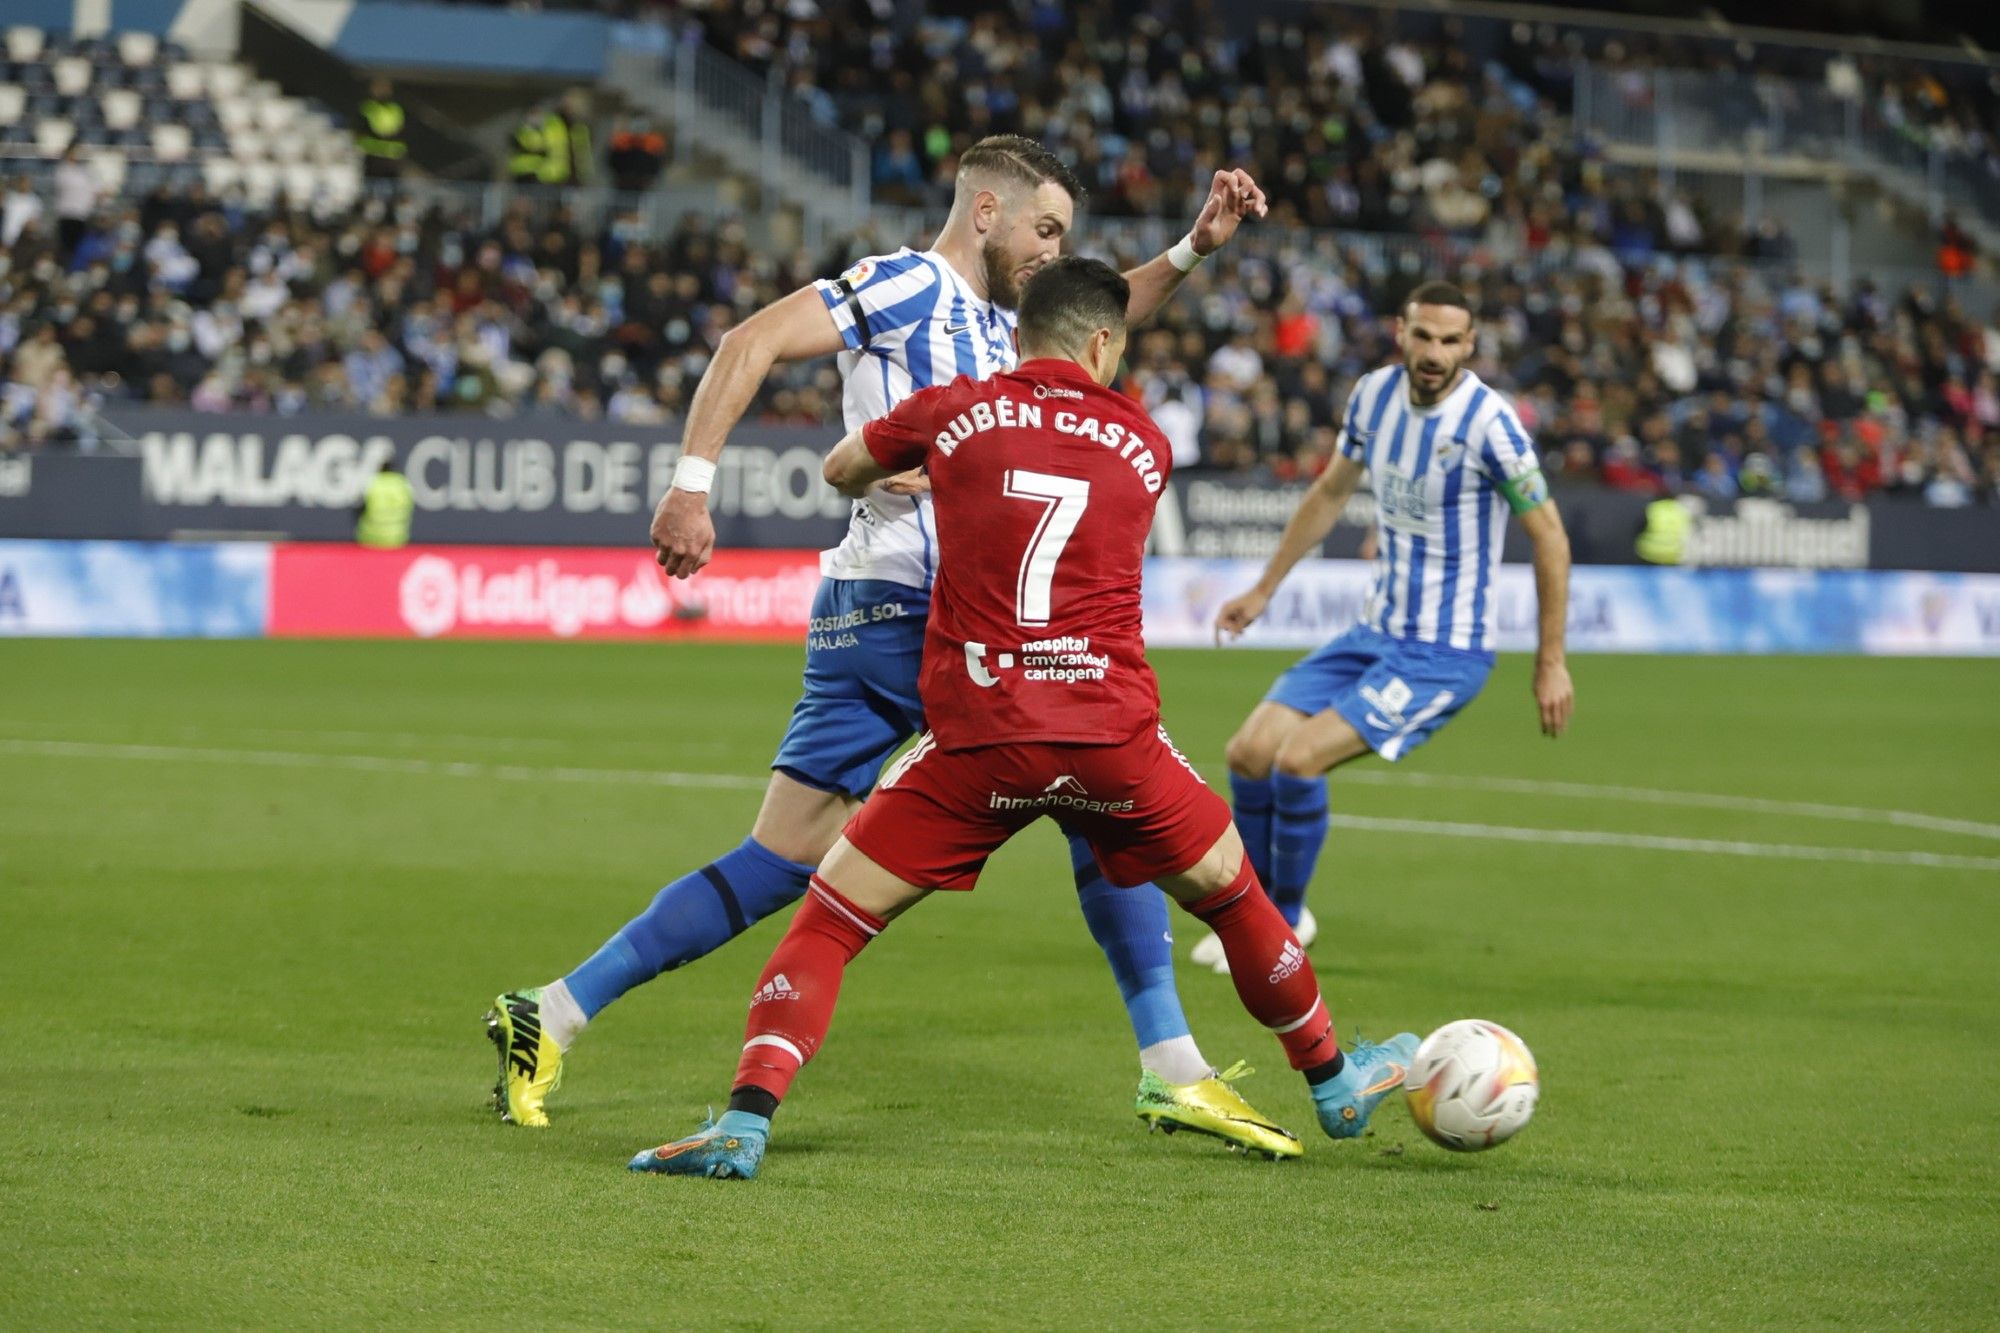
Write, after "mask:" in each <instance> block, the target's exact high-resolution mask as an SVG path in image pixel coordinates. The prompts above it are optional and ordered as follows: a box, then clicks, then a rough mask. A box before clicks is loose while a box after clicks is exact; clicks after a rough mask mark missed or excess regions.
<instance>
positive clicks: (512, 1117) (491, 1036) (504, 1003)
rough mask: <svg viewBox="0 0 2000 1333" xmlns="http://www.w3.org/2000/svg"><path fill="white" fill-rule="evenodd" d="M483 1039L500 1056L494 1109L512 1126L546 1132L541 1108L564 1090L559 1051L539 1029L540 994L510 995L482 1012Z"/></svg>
mask: <svg viewBox="0 0 2000 1333" xmlns="http://www.w3.org/2000/svg"><path fill="white" fill-rule="evenodd" d="M486 1037H487V1040H489V1041H491V1042H492V1043H493V1045H494V1046H495V1047H496V1048H498V1050H499V1052H500V1077H499V1078H498V1079H497V1080H495V1081H494V1084H493V1109H494V1110H496V1111H498V1112H499V1113H500V1118H501V1119H502V1120H504V1121H506V1122H507V1123H508V1124H510V1125H527V1126H529V1127H531V1128H534V1129H546V1128H548V1123H549V1116H548V1112H546V1111H544V1110H543V1109H542V1103H543V1102H544V1101H545V1100H546V1099H547V1098H548V1095H549V1094H550V1093H552V1092H554V1091H555V1090H556V1089H557V1088H558V1087H560V1086H562V1065H563V1053H562V1048H561V1047H560V1046H558V1045H556V1044H555V1042H553V1041H551V1040H550V1039H549V1037H548V1034H547V1033H545V1032H544V1031H543V1030H542V992H541V990H540V989H539V988H537V989H535V990H515V991H508V992H507V993H506V994H505V995H502V996H500V997H499V998H498V999H496V1000H494V1001H493V1007H492V1008H491V1009H489V1010H487V1011H486Z"/></svg>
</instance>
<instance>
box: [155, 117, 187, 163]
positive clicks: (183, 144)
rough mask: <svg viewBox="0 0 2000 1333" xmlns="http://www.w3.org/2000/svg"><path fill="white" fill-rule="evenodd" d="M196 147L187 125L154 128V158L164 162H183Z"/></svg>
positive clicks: (156, 126)
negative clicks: (190, 150)
mask: <svg viewBox="0 0 2000 1333" xmlns="http://www.w3.org/2000/svg"><path fill="white" fill-rule="evenodd" d="M193 146H194V136H193V135H192V134H190V133H188V128H187V126H185V125H155V126H153V156H155V157H157V158H159V159H160V161H162V162H183V161H186V160H187V155H188V151H189V149H191V148H192V147H193Z"/></svg>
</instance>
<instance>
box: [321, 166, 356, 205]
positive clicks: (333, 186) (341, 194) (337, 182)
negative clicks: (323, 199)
mask: <svg viewBox="0 0 2000 1333" xmlns="http://www.w3.org/2000/svg"><path fill="white" fill-rule="evenodd" d="M322 176H323V178H324V180H325V182H326V193H327V198H328V199H330V200H332V201H333V202H334V203H337V204H341V205H343V206H344V205H347V204H351V203H353V202H354V200H355V199H356V198H357V197H358V196H359V195H360V193H361V168H360V167H358V166H356V165H355V164H354V162H353V161H352V160H349V161H346V162H334V163H329V164H328V165H327V167H326V168H325V170H324V172H323V173H322Z"/></svg>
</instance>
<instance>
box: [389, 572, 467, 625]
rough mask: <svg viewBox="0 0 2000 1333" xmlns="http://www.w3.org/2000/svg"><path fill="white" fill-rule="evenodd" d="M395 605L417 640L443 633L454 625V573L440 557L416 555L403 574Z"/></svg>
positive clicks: (455, 577) (455, 604) (456, 604)
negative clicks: (416, 557) (417, 556)
mask: <svg viewBox="0 0 2000 1333" xmlns="http://www.w3.org/2000/svg"><path fill="white" fill-rule="evenodd" d="M396 604H397V609H398V610H400V611H401V612H402V613H403V623H404V624H405V625H408V626H409V627H410V631H411V632H412V633H413V634H415V635H416V636H417V637H418V638H423V639H430V638H435V637H436V636H438V635H440V634H443V633H444V632H445V631H446V630H448V629H450V628H451V627H452V626H454V625H456V624H457V623H458V571H457V570H456V569H454V568H453V567H452V563H451V561H449V560H446V559H443V558H442V557H440V556H435V555H426V556H420V557H419V558H418V559H417V560H415V561H414V562H412V563H411V565H410V567H409V568H408V569H407V570H405V571H404V572H403V581H402V583H401V584H400V585H398V587H397V589H396Z"/></svg>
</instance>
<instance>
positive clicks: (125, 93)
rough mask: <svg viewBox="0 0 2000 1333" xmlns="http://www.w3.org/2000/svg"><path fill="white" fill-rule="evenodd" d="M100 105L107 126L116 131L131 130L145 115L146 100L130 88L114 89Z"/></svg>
mask: <svg viewBox="0 0 2000 1333" xmlns="http://www.w3.org/2000/svg"><path fill="white" fill-rule="evenodd" d="M100 105H101V106H102V107H103V109H104V123H105V124H106V125H108V126H109V127H110V128H112V129H114V130H129V129H131V128H132V127H133V126H134V125H137V124H138V123H139V120H140V117H141V116H142V115H143V114H144V113H145V106H146V99H145V98H143V97H141V96H140V95H139V94H138V93H136V92H133V91H132V90H131V89H130V88H112V89H109V90H107V91H106V92H105V94H104V96H103V98H102V99H101V102H100Z"/></svg>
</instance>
